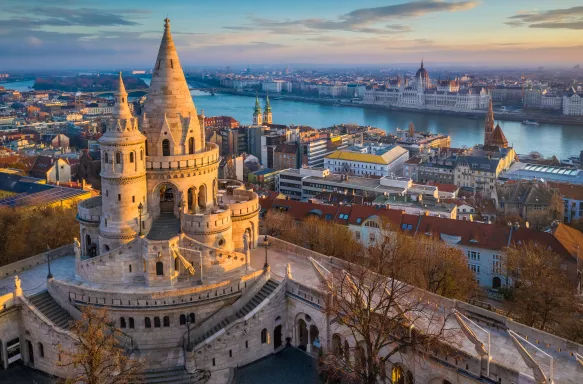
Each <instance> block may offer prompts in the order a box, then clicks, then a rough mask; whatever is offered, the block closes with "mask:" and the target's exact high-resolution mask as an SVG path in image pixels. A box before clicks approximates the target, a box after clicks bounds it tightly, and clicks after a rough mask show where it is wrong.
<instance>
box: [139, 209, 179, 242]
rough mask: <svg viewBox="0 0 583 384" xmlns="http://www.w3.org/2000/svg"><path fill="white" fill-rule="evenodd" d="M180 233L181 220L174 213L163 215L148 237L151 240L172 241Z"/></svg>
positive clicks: (157, 219)
mask: <svg viewBox="0 0 583 384" xmlns="http://www.w3.org/2000/svg"><path fill="white" fill-rule="evenodd" d="M178 232H180V220H178V219H177V218H176V217H174V214H173V213H161V214H160V216H158V218H156V219H155V220H154V222H153V223H152V228H150V232H148V235H147V236H146V237H147V238H148V239H149V240H170V239H171V238H173V237H174V236H176V235H177V234H178Z"/></svg>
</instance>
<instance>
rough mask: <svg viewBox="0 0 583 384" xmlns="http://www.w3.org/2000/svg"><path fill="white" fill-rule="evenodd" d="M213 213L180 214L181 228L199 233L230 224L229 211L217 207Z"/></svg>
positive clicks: (219, 228) (223, 227)
mask: <svg viewBox="0 0 583 384" xmlns="http://www.w3.org/2000/svg"><path fill="white" fill-rule="evenodd" d="M214 212H215V213H205V214H196V213H195V214H190V213H184V214H183V215H182V228H183V230H185V231H186V232H191V233H200V232H208V231H215V230H221V229H225V228H227V227H229V226H230V225H231V211H230V210H229V209H224V210H223V209H218V210H216V211H214Z"/></svg>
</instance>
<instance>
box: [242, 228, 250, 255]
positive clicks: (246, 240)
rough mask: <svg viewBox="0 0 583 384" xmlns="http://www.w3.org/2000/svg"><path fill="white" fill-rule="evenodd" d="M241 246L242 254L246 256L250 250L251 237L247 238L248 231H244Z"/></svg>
mask: <svg viewBox="0 0 583 384" xmlns="http://www.w3.org/2000/svg"><path fill="white" fill-rule="evenodd" d="M243 246H244V248H243V249H244V251H243V252H245V254H247V252H249V250H250V249H251V236H249V231H245V233H244V234H243Z"/></svg>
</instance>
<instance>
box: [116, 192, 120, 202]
mask: <svg viewBox="0 0 583 384" xmlns="http://www.w3.org/2000/svg"><path fill="white" fill-rule="evenodd" d="M117 201H121V194H120V193H118V194H117Z"/></svg>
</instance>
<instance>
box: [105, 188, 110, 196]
mask: <svg viewBox="0 0 583 384" xmlns="http://www.w3.org/2000/svg"><path fill="white" fill-rule="evenodd" d="M105 197H109V191H108V190H107V189H106V190H105Z"/></svg>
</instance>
